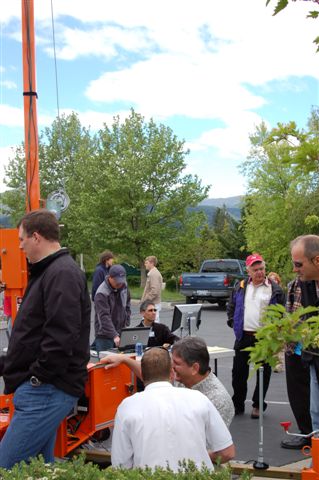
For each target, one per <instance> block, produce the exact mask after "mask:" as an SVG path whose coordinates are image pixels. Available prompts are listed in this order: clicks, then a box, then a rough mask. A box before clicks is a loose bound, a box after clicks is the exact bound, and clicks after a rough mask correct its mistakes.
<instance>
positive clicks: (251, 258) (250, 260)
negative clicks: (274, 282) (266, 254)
mask: <svg viewBox="0 0 319 480" xmlns="http://www.w3.org/2000/svg"><path fill="white" fill-rule="evenodd" d="M263 261H264V259H263V257H262V256H261V255H259V253H253V254H252V255H249V256H248V257H247V258H246V267H250V266H251V265H253V264H254V263H256V262H263Z"/></svg>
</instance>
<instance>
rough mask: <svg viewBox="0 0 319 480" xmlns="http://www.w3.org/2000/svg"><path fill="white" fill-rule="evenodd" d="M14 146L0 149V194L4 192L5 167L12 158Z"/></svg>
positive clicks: (5, 187)
mask: <svg viewBox="0 0 319 480" xmlns="http://www.w3.org/2000/svg"><path fill="white" fill-rule="evenodd" d="M14 148H15V145H10V146H8V147H0V192H4V191H5V190H6V189H7V186H6V185H5V184H4V175H5V171H4V169H5V167H6V166H7V165H8V163H9V160H10V159H12V158H13V157H14Z"/></svg>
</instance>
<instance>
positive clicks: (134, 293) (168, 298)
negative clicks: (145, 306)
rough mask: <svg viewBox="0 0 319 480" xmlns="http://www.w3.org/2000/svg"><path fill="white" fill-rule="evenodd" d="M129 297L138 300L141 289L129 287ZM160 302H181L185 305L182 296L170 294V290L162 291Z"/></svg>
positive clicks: (140, 295) (175, 293) (174, 293)
mask: <svg viewBox="0 0 319 480" xmlns="http://www.w3.org/2000/svg"><path fill="white" fill-rule="evenodd" d="M129 288H130V293H131V297H132V298H133V299H135V300H139V299H141V298H142V295H143V288H140V287H129ZM162 302H182V303H185V297H184V295H181V294H180V293H179V292H171V291H170V290H166V289H165V290H163V291H162Z"/></svg>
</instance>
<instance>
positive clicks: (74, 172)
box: [5, 113, 96, 250]
mask: <svg viewBox="0 0 319 480" xmlns="http://www.w3.org/2000/svg"><path fill="white" fill-rule="evenodd" d="M95 147H96V144H95V137H94V136H93V137H92V136H91V134H90V132H89V130H87V129H85V128H84V127H82V126H81V123H80V120H79V118H78V116H77V115H76V114H75V113H72V114H70V115H68V116H65V115H63V116H62V117H60V119H58V118H57V119H56V120H54V122H53V123H52V126H51V127H47V128H45V129H44V131H43V132H41V134H40V136H39V170H40V173H39V175H40V187H41V188H40V190H41V198H42V199H43V203H44V204H45V200H46V198H47V196H48V195H49V194H50V193H52V192H53V191H57V190H61V189H62V190H65V191H66V192H67V194H68V196H69V197H70V210H71V211H72V210H75V209H76V205H77V202H76V199H77V196H78V191H79V189H80V188H81V187H80V186H81V183H82V182H81V178H79V177H78V172H79V170H80V169H79V165H81V164H85V163H86V162H87V161H88V159H89V158H90V157H92V156H93V155H94V152H95ZM25 169H26V165H25V156H24V146H23V144H22V145H21V146H19V147H17V149H16V152H15V157H14V158H13V159H12V160H11V161H10V162H9V164H8V167H7V168H6V170H5V173H6V178H5V182H6V185H7V186H8V187H10V189H11V190H8V191H7V192H5V193H6V197H5V202H6V205H8V206H9V207H10V208H11V210H12V216H13V218H14V220H17V219H18V218H20V217H21V215H23V213H24V212H25V204H26V202H25V184H26V176H25ZM63 224H64V228H63V229H62V241H63V243H64V245H67V246H69V247H70V248H71V250H73V248H72V245H71V244H70V242H69V239H68V229H69V224H68V222H67V221H66V218H63Z"/></svg>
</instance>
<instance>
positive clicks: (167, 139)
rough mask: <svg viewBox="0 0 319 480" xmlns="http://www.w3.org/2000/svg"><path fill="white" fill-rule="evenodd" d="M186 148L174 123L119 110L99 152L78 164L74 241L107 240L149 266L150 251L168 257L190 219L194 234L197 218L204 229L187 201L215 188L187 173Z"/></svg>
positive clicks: (97, 243) (98, 244)
mask: <svg viewBox="0 0 319 480" xmlns="http://www.w3.org/2000/svg"><path fill="white" fill-rule="evenodd" d="M187 154H188V151H185V150H184V142H183V141H180V140H178V139H177V137H176V136H175V135H174V134H173V132H172V130H171V129H170V128H168V127H166V126H164V125H162V124H160V125H157V124H156V123H155V122H154V121H153V120H152V119H151V120H150V121H149V122H146V121H145V119H144V117H142V116H141V115H140V114H138V113H136V112H134V110H131V114H130V116H129V117H128V118H127V119H126V120H125V121H124V122H123V123H121V122H120V119H119V117H115V118H114V121H113V124H112V126H111V127H108V126H107V125H104V128H103V129H102V130H101V131H100V132H99V134H98V148H97V152H96V155H94V156H93V157H92V158H91V159H90V163H89V164H85V163H83V164H81V165H79V172H78V176H79V177H80V178H81V179H82V184H81V189H80V191H79V192H78V197H77V208H76V209H74V210H73V211H69V212H67V218H68V219H70V220H71V219H72V221H71V222H70V224H71V225H72V228H71V229H70V231H69V234H70V237H71V238H72V244H73V245H75V244H76V245H77V249H78V250H79V251H81V250H83V249H84V248H85V247H87V246H88V245H91V248H94V249H97V250H99V249H102V248H104V245H105V243H106V242H107V244H108V245H109V246H110V247H112V248H113V249H114V250H115V251H117V252H123V253H125V254H126V255H128V257H129V258H131V259H132V261H134V262H137V263H138V264H139V266H140V267H141V270H142V271H144V263H143V259H144V257H145V256H147V255H150V254H154V255H156V256H158V257H160V258H163V255H164V254H165V252H169V250H170V247H171V245H172V241H178V240H176V239H179V238H180V231H181V230H182V229H183V228H186V224H187V232H188V234H190V226H191V225H193V229H196V228H197V222H196V221H194V222H191V221H190V220H191V219H192V218H194V219H195V218H196V217H198V214H197V213H190V212H189V211H188V207H191V206H196V205H197V204H198V203H199V202H200V201H202V200H203V199H204V198H205V197H206V195H207V191H208V187H203V186H202V185H201V182H200V180H199V179H198V178H197V176H191V175H183V171H184V169H185V167H186V163H185V157H186V155H187ZM79 231H80V232H81V237H80V236H79V234H78V232H79ZM193 231H194V230H193ZM166 254H168V253H166ZM185 255H187V252H185Z"/></svg>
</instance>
